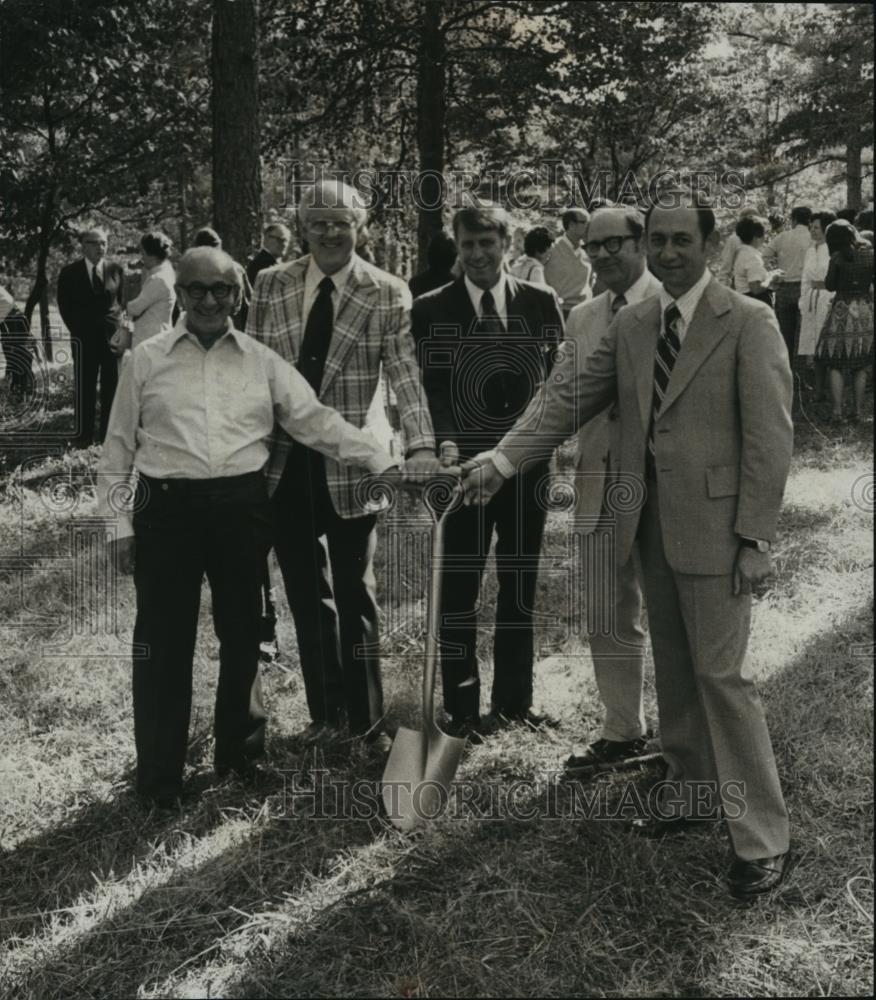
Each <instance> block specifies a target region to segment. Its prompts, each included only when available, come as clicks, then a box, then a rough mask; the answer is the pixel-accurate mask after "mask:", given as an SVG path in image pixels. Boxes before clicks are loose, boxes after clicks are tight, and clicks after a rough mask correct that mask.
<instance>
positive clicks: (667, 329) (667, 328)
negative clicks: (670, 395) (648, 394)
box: [647, 303, 681, 475]
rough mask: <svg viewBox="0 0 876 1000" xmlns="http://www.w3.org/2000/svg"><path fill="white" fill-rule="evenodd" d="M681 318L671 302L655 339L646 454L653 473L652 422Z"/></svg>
mask: <svg viewBox="0 0 876 1000" xmlns="http://www.w3.org/2000/svg"><path fill="white" fill-rule="evenodd" d="M680 319H681V313H680V312H679V309H678V306H677V305H675V303H673V304H672V305H671V306H669V308H668V309H667V310H666V312H665V313H664V314H663V331H662V332H661V334H660V338H659V339H658V341H657V353H656V354H655V356H654V396H653V400H652V403H651V425H650V427H649V428H648V454H647V461H648V464H649V471H650V472H651V474H652V475H653V474H654V473H655V472H656V468H655V465H654V463H655V459H656V456H657V452H656V449H655V447H654V424H655V423H656V422H657V416H658V415H659V413H660V407H661V406H662V405H663V397H664V396H665V395H666V389H667V387H668V385H669V378H670V376H671V375H672V369H673V368H674V367H675V361H676V359H677V358H678V352H679V351H680V350H681V341H680V340H679V339H678V334H677V333H676V324H677V322H678V321H679V320H680Z"/></svg>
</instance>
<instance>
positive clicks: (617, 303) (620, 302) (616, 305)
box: [611, 295, 627, 316]
mask: <svg viewBox="0 0 876 1000" xmlns="http://www.w3.org/2000/svg"><path fill="white" fill-rule="evenodd" d="M626 304H627V300H626V299H625V298H624V297H623V295H616V296H615V299H614V302H612V304H611V315H612V316H614V315H616V313H617V312H618V310H619V309H623V307H624V306H625V305H626Z"/></svg>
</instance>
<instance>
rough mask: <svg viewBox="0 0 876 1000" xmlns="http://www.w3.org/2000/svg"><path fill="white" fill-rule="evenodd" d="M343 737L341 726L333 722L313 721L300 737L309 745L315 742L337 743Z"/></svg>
mask: <svg viewBox="0 0 876 1000" xmlns="http://www.w3.org/2000/svg"><path fill="white" fill-rule="evenodd" d="M342 737H343V733H342V732H341V729H340V726H337V725H334V724H333V723H331V722H311V723H310V725H309V726H308V727H307V728H306V729H305V730H304V731H303V732H301V733H300V734H299V738H300V739H301V740H302V741H303V742H304V743H306V744H308V746H312V745H314V744H325V743H335V742H336V741H338V740H340V739H341V738H342Z"/></svg>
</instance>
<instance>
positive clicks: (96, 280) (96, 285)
mask: <svg viewBox="0 0 876 1000" xmlns="http://www.w3.org/2000/svg"><path fill="white" fill-rule="evenodd" d="M91 287H92V288H93V289H94V294H95V295H100V293H101V292H102V291H103V282H102V281H101V280H100V275H99V274H98V273H97V264H95V265H94V267H92V269H91Z"/></svg>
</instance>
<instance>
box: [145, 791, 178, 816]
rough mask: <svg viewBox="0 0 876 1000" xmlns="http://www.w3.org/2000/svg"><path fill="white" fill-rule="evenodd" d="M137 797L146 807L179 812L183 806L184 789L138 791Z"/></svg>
mask: <svg viewBox="0 0 876 1000" xmlns="http://www.w3.org/2000/svg"><path fill="white" fill-rule="evenodd" d="M137 799H138V801H139V802H140V804H141V805H142V806H143V807H144V809H151V810H154V811H155V812H159V813H178V812H179V811H180V809H181V808H182V790H180V791H178V792H158V793H152V792H137Z"/></svg>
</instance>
